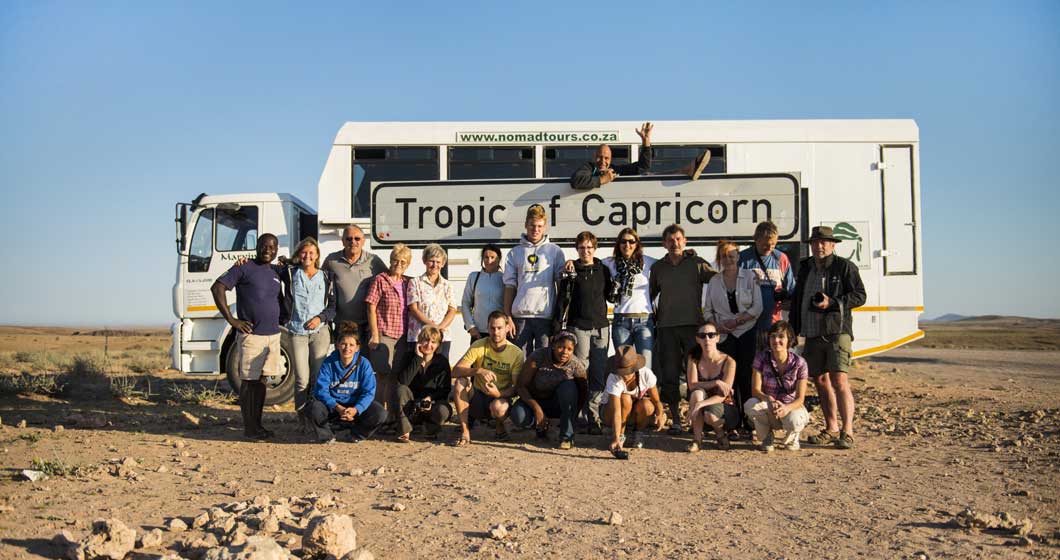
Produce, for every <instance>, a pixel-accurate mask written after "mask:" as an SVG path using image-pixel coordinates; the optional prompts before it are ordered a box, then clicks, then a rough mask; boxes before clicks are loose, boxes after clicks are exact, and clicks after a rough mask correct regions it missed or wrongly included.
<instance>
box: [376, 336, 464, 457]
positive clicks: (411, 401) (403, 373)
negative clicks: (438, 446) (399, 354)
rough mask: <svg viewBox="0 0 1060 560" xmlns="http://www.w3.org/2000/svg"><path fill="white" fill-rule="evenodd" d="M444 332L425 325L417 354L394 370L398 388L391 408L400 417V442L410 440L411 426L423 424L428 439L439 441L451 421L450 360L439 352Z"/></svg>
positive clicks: (418, 343)
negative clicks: (443, 430) (441, 432)
mask: <svg viewBox="0 0 1060 560" xmlns="http://www.w3.org/2000/svg"><path fill="white" fill-rule="evenodd" d="M441 343H442V331H440V330H438V329H437V328H436V327H431V326H426V327H423V328H422V329H420V333H419V335H418V336H417V337H416V351H415V352H408V353H406V354H405V362H404V363H403V364H402V365H400V366H399V367H398V368H396V369H395V371H396V372H397V389H396V390H395V391H394V401H393V403H392V404H391V408H392V409H393V410H394V413H395V414H396V415H397V422H398V433H399V434H401V435H399V436H398V441H400V442H403V443H407V442H409V441H410V439H409V438H410V435H411V434H412V426H413V425H414V424H424V434H425V435H426V436H427V438H428V439H437V438H438V432H439V431H441V429H442V424H444V423H445V421H446V420H448V419H449V416H450V415H451V414H452V410H451V409H450V408H449V390H450V387H451V384H452V382H451V381H450V368H449V360H448V359H447V358H446V357H445V356H444V355H443V354H441V353H440V352H438V347H439V346H440V345H441Z"/></svg>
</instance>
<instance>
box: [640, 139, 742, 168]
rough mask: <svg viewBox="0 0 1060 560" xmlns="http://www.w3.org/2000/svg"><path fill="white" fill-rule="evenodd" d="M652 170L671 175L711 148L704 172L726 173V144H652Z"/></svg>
mask: <svg viewBox="0 0 1060 560" xmlns="http://www.w3.org/2000/svg"><path fill="white" fill-rule="evenodd" d="M651 149H652V160H651V170H652V173H654V174H656V175H670V174H672V173H675V172H676V171H677V170H679V169H681V168H682V167H685V166H687V165H688V164H689V163H691V162H692V160H693V159H695V157H696V156H697V155H699V154H701V153H703V150H708V149H709V150H710V163H708V164H707V168H706V169H704V170H703V172H704V173H725V169H726V168H727V166H726V164H725V146H722V145H721V144H686V145H683V146H652V147H651Z"/></svg>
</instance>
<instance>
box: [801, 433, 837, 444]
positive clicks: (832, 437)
mask: <svg viewBox="0 0 1060 560" xmlns="http://www.w3.org/2000/svg"><path fill="white" fill-rule="evenodd" d="M837 439H839V432H829V431H828V430H821V431H819V432H817V433H816V434H814V435H812V436H810V437H808V438H806V443H809V444H811V445H828V444H829V443H834V442H835V441H836V440H837Z"/></svg>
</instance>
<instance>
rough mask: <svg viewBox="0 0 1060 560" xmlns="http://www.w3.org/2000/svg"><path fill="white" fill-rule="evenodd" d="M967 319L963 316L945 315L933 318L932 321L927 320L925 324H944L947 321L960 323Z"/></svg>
mask: <svg viewBox="0 0 1060 560" xmlns="http://www.w3.org/2000/svg"><path fill="white" fill-rule="evenodd" d="M967 318H968V317H965V316H964V315H958V314H956V313H947V314H945V315H939V316H938V317H935V318H934V319H928V320H927V321H925V322H931V323H945V322H948V321H960V320H961V319H967Z"/></svg>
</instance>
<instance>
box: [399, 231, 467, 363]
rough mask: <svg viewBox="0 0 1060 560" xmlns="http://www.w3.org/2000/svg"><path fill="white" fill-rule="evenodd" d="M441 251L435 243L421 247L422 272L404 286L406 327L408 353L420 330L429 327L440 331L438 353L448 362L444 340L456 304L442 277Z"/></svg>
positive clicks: (443, 254)
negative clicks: (406, 295)
mask: <svg viewBox="0 0 1060 560" xmlns="http://www.w3.org/2000/svg"><path fill="white" fill-rule="evenodd" d="M447 259H448V257H446V254H445V249H442V246H441V245H439V244H437V243H431V244H430V245H428V246H426V247H424V248H423V265H424V266H425V267H426V268H427V270H426V272H424V273H423V274H422V275H420V277H419V278H413V279H412V281H411V282H409V287H408V290H409V291H408V298H407V301H408V306H409V328H408V351H412V350H414V349H415V347H416V341H417V337H419V335H420V329H422V328H423V327H427V326H431V327H436V328H437V329H438V330H440V331H442V341H441V345H440V346H439V347H438V353H439V354H441V355H442V356H445V358H446V359H449V346H450V345H451V344H452V343H451V342H450V341H449V340H447V339H448V338H450V336H449V325H450V324H452V322H453V318H454V317H456V301H455V299H454V297H453V286H452V285H450V284H449V281H448V280H446V279H445V277H443V276H442V268H444V267H445V263H446V260H447Z"/></svg>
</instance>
